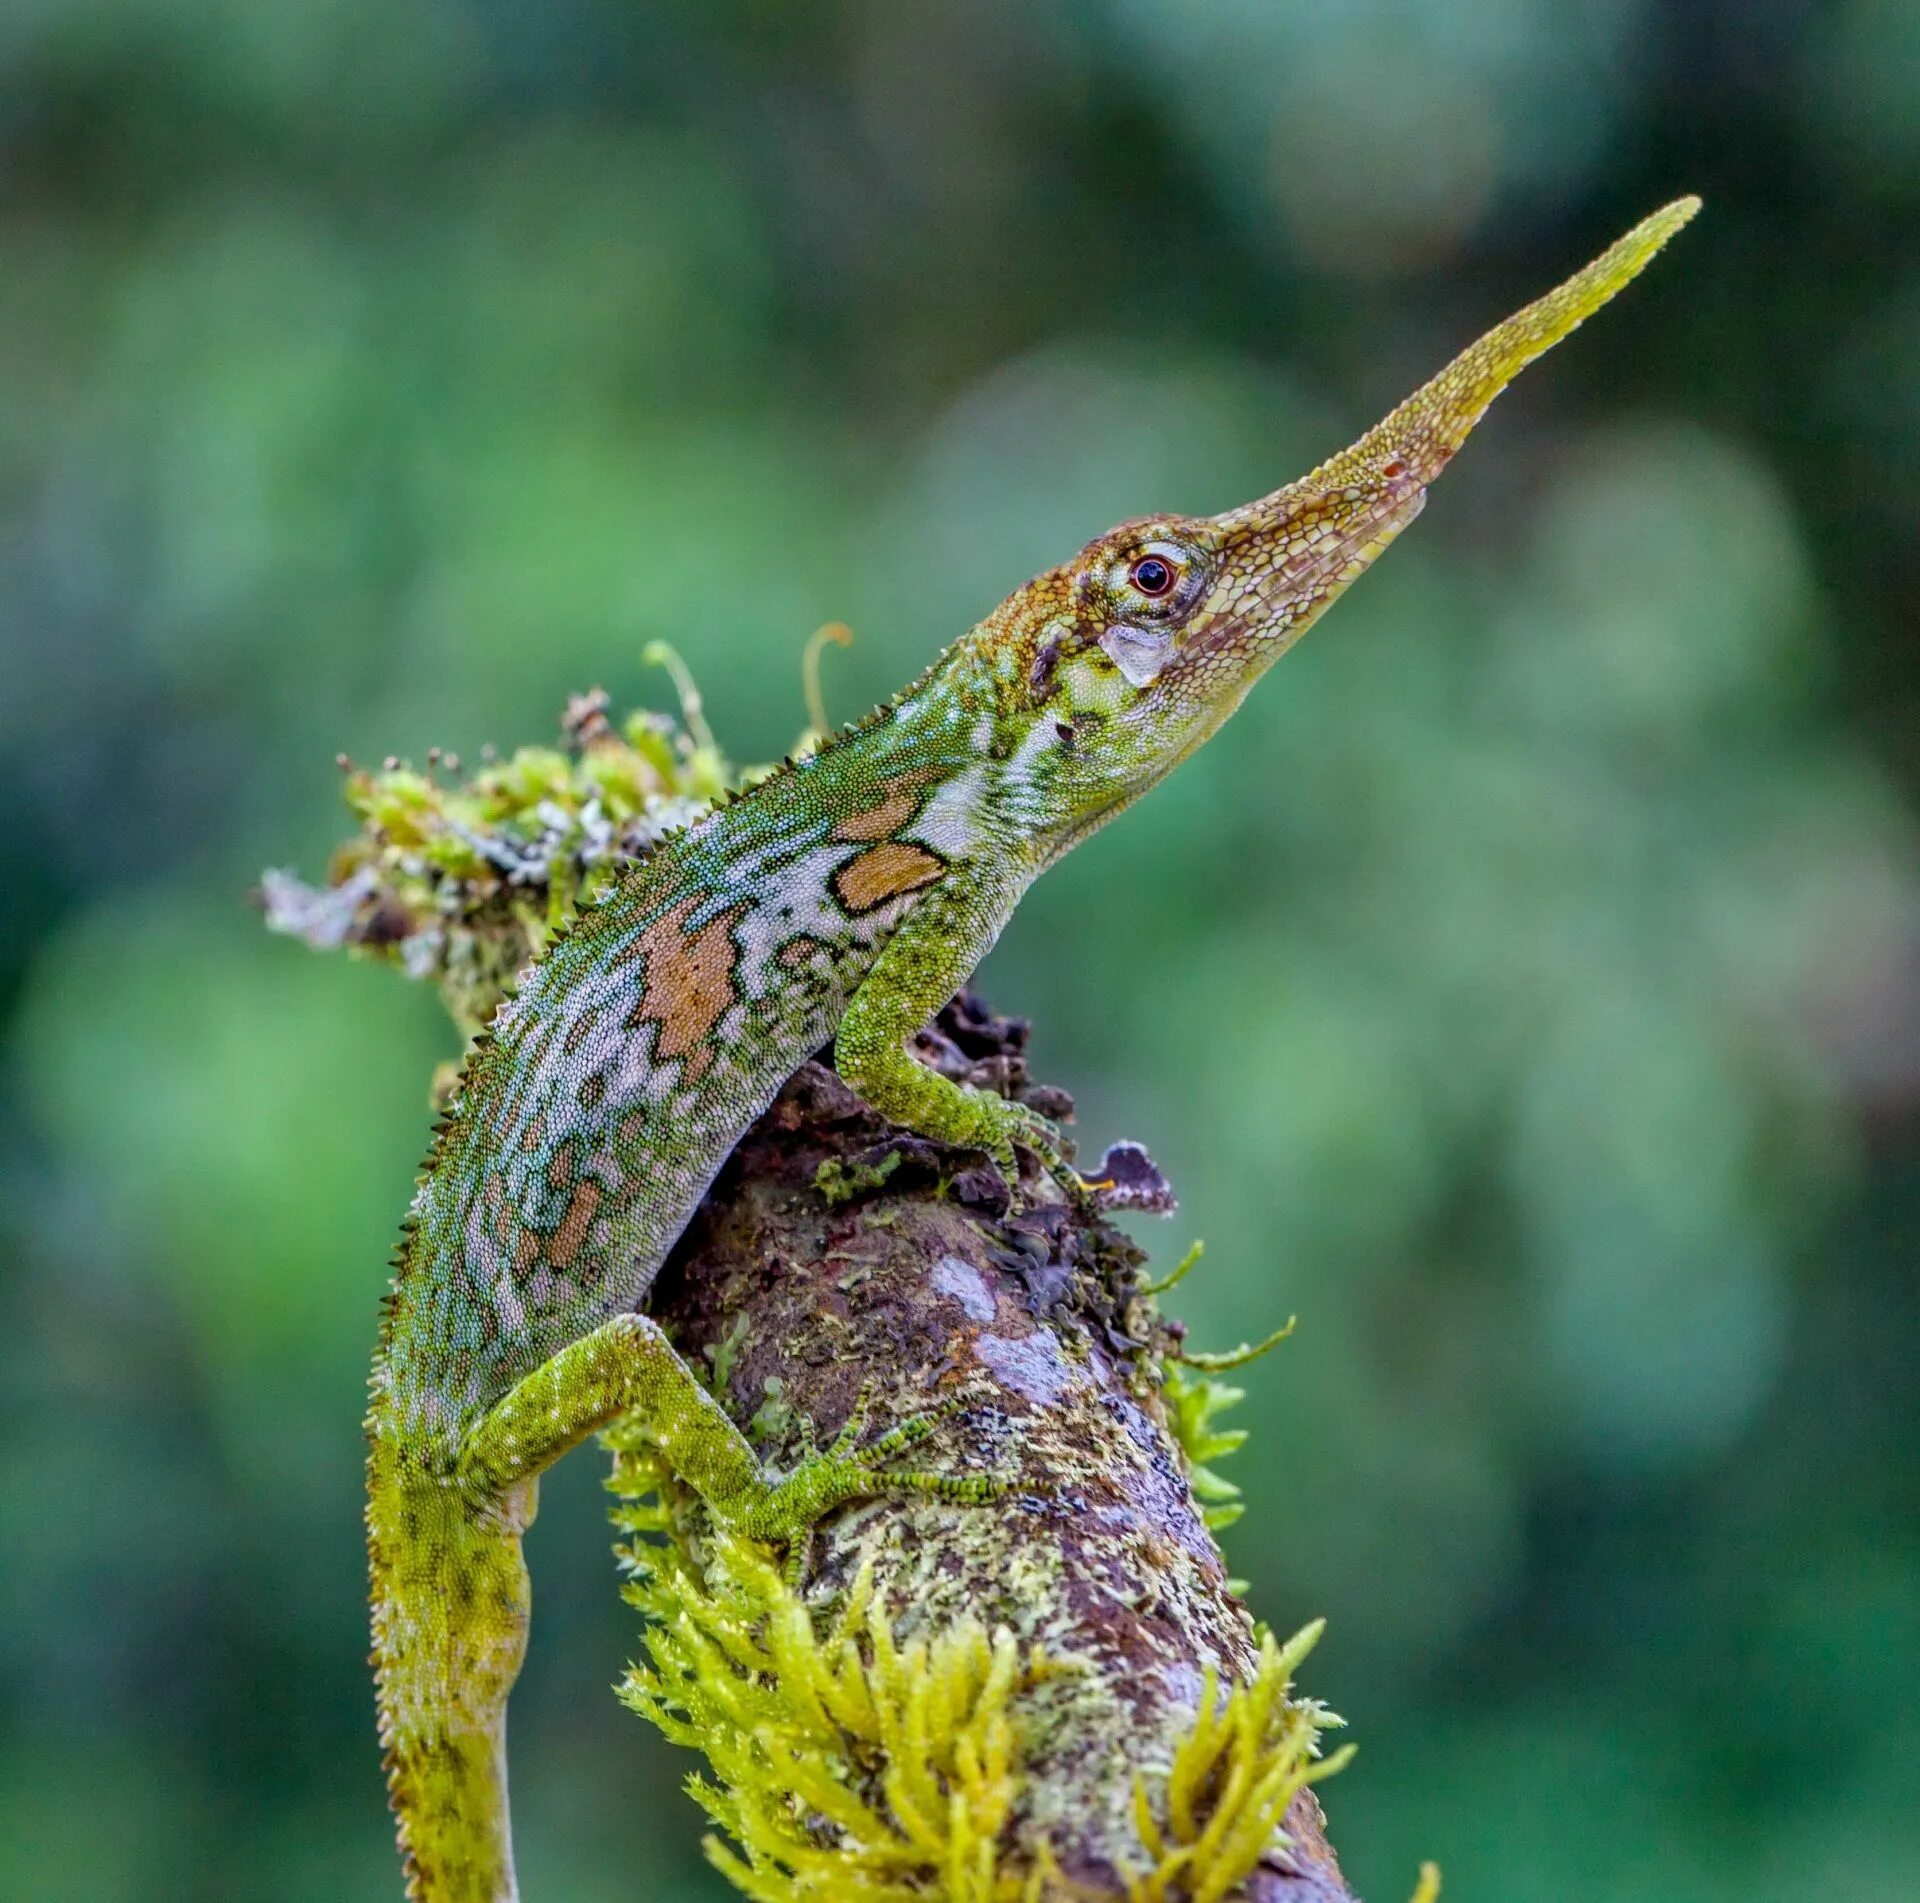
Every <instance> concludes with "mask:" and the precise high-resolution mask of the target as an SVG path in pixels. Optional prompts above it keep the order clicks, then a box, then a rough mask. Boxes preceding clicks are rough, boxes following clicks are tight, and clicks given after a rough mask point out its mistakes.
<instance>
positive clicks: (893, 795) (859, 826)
mask: <svg viewBox="0 0 1920 1903" xmlns="http://www.w3.org/2000/svg"><path fill="white" fill-rule="evenodd" d="M945 777H946V769H945V768H944V767H915V768H913V769H912V770H911V771H909V772H906V773H901V774H897V775H896V776H895V777H894V778H893V779H892V780H891V781H890V782H889V783H888V786H887V791H886V795H885V797H884V798H883V799H882V800H881V801H880V802H879V804H878V805H876V806H868V807H865V808H863V809H862V810H861V811H860V812H857V813H849V814H848V815H847V817H846V818H845V819H843V820H841V821H840V823H839V824H838V825H837V826H835V827H834V829H833V837H834V838H835V839H841V840H846V841H849V842H851V843H853V844H855V845H867V844H870V843H871V842H873V841H875V840H880V839H891V838H892V837H893V836H894V834H895V833H897V832H898V831H899V830H900V828H901V827H902V826H904V825H905V824H906V823H907V822H908V821H909V820H910V819H912V818H913V816H914V815H915V814H916V813H917V812H919V810H920V796H921V794H922V793H923V792H925V791H926V789H927V788H928V787H929V786H931V785H933V784H934V782H935V781H937V780H942V779H944V778H945Z"/></svg>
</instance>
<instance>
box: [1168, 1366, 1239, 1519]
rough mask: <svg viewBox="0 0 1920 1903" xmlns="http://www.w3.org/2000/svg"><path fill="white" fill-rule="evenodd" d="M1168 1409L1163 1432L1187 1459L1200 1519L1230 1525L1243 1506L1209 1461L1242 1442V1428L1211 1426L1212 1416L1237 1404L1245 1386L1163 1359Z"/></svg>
mask: <svg viewBox="0 0 1920 1903" xmlns="http://www.w3.org/2000/svg"><path fill="white" fill-rule="evenodd" d="M1160 1394H1161V1400H1162V1401H1163V1402H1164V1404H1165V1406H1166V1410H1167V1430H1168V1432H1169V1433H1171V1434H1172V1436H1173V1438H1174V1439H1175V1441H1176V1442H1178V1443H1179V1447H1180V1451H1181V1452H1182V1453H1183V1454H1185V1455H1186V1457H1187V1479H1188V1481H1189V1483H1190V1484H1191V1485H1192V1487H1193V1491H1194V1497H1195V1498H1196V1499H1198V1500H1199V1501H1200V1503H1201V1504H1200V1517H1201V1518H1202V1519H1203V1520H1205V1521H1206V1523H1207V1524H1208V1526H1210V1527H1212V1528H1213V1529H1214V1530H1215V1531H1216V1532H1217V1531H1218V1530H1219V1529H1220V1528H1221V1527H1223V1526H1231V1525H1232V1524H1233V1523H1234V1521H1235V1520H1237V1519H1239V1517H1240V1516H1241V1514H1243V1513H1244V1512H1246V1510H1247V1509H1246V1507H1245V1506H1244V1505H1243V1504H1242V1502H1241V1499H1240V1489H1239V1488H1238V1487H1236V1486H1235V1485H1234V1484H1233V1482H1232V1481H1231V1480H1224V1479H1222V1478H1221V1477H1220V1475H1219V1474H1217V1473H1215V1472H1214V1471H1213V1468H1212V1465H1211V1463H1212V1462H1214V1461H1216V1460H1222V1459H1224V1458H1225V1457H1226V1456H1227V1455H1228V1454H1231V1453H1235V1452H1237V1451H1238V1450H1239V1449H1240V1448H1242V1447H1244V1446H1245V1445H1246V1441H1247V1433H1246V1429H1245V1428H1242V1427H1229V1428H1226V1429H1225V1430H1222V1429H1220V1428H1218V1427H1216V1426H1214V1420H1215V1417H1216V1416H1218V1415H1221V1414H1224V1413H1225V1412H1226V1411H1227V1409H1228V1408H1230V1407H1237V1406H1239V1404H1240V1403H1241V1402H1242V1401H1244V1400H1245V1399H1246V1398H1247V1391H1246V1389H1245V1388H1230V1387H1228V1386H1227V1384H1226V1383H1225V1382H1224V1381H1214V1380H1211V1379H1209V1378H1208V1377H1207V1376H1206V1375H1204V1374H1199V1373H1193V1372H1189V1371H1188V1370H1187V1369H1186V1368H1184V1367H1182V1366H1181V1365H1180V1363H1179V1362H1177V1361H1169V1362H1168V1363H1166V1379H1165V1384H1164V1386H1163V1387H1162V1388H1161V1391H1160Z"/></svg>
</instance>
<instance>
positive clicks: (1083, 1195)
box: [973, 1093, 1093, 1206]
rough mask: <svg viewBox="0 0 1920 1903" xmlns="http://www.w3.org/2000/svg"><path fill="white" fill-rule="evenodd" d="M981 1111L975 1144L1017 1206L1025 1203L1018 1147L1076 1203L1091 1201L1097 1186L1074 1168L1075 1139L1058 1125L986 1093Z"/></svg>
mask: <svg viewBox="0 0 1920 1903" xmlns="http://www.w3.org/2000/svg"><path fill="white" fill-rule="evenodd" d="M979 1107H980V1114H981V1125H982V1127H981V1128H980V1129H979V1130H978V1131H977V1133H976V1134H975V1135H974V1137H973V1141H974V1142H975V1143H977V1144H978V1145H979V1147H980V1148H981V1149H983V1150H985V1151H986V1153H987V1154H988V1155H989V1156H990V1157H992V1159H993V1161H994V1163H995V1165H996V1166H997V1167H998V1169H999V1171H1000V1174H1001V1175H1002V1176H1003V1177H1005V1178H1006V1183H1007V1188H1008V1190H1009V1191H1010V1192H1011V1193H1012V1196H1013V1200H1014V1203H1015V1204H1016V1206H1017V1205H1018V1204H1019V1203H1020V1201H1021V1200H1022V1198H1021V1195H1020V1159H1019V1157H1018V1156H1017V1155H1016V1154H1015V1151H1016V1146H1017V1148H1018V1149H1022V1150H1030V1151H1031V1152H1032V1153H1033V1154H1034V1155H1035V1156H1036V1157H1038V1158H1039V1160H1040V1167H1041V1168H1042V1169H1044V1170H1045V1171H1046V1173H1047V1174H1048V1175H1049V1176H1051V1177H1052V1178H1053V1180H1054V1181H1055V1182H1056V1183H1058V1184H1059V1185H1060V1187H1061V1188H1062V1189H1063V1190H1065V1191H1066V1192H1067V1194H1068V1195H1069V1196H1070V1197H1072V1198H1073V1199H1074V1200H1075V1201H1076V1202H1084V1201H1086V1200H1087V1198H1088V1197H1089V1196H1090V1195H1091V1193H1092V1190H1093V1185H1092V1184H1091V1183H1089V1182H1088V1180H1087V1179H1086V1178H1085V1177H1084V1176H1082V1175H1081V1174H1080V1172H1079V1171H1078V1170H1077V1169H1075V1168H1074V1167H1073V1156H1074V1146H1073V1139H1072V1138H1071V1137H1069V1136H1068V1135H1067V1133H1066V1132H1065V1131H1064V1130H1062V1129H1061V1128H1060V1126H1059V1125H1058V1124H1057V1123H1055V1122H1053V1121H1052V1120H1051V1119H1050V1118H1047V1117H1043V1116H1042V1115H1041V1114H1040V1113H1039V1111H1037V1110H1033V1109H1030V1108H1029V1107H1028V1106H1027V1105H1026V1104H1023V1103H1017V1102H1015V1101H1014V1100H1013V1099H1012V1098H1009V1097H990V1096H986V1095H985V1094H984V1093H983V1094H982V1097H981V1101H980V1106H979Z"/></svg>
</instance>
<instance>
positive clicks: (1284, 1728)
mask: <svg viewBox="0 0 1920 1903" xmlns="http://www.w3.org/2000/svg"><path fill="white" fill-rule="evenodd" d="M1324 1625H1325V1621H1324V1620H1315V1621H1314V1623H1313V1624H1312V1625H1310V1626H1306V1627H1303V1628H1302V1629H1301V1630H1300V1631H1299V1632H1296V1633H1295V1634H1294V1636H1293V1637H1292V1638H1291V1639H1289V1640H1288V1641H1287V1642H1286V1644H1285V1645H1279V1644H1276V1643H1275V1641H1274V1638H1273V1635H1272V1633H1270V1632H1268V1633H1262V1634H1261V1638H1260V1663H1259V1666H1258V1668H1257V1669H1256V1671H1255V1673H1254V1675H1253V1677H1252V1678H1251V1679H1250V1680H1248V1682H1247V1683H1246V1684H1244V1685H1237V1686H1235V1687H1234V1688H1233V1689H1232V1690H1231V1691H1229V1692H1227V1693H1226V1694H1225V1696H1224V1697H1223V1696H1222V1695H1221V1689H1220V1682H1219V1679H1218V1676H1217V1675H1216V1674H1215V1673H1214V1672H1213V1671H1211V1670H1209V1671H1208V1673H1207V1675H1206V1682H1205V1685H1204V1688H1203V1689H1202V1691H1201V1694H1200V1708H1199V1710H1198V1711H1197V1712H1196V1713H1195V1714H1194V1720H1193V1725H1192V1728H1191V1729H1190V1730H1189V1731H1188V1732H1187V1734H1186V1736H1185V1737H1183V1738H1182V1739H1181V1740H1180V1742H1179V1744H1178V1746H1177V1747H1176V1748H1175V1750H1174V1754H1173V1763H1172V1767H1171V1768H1170V1770H1169V1771H1168V1773H1167V1775H1166V1779H1165V1786H1164V1789H1163V1790H1162V1791H1161V1792H1160V1794H1159V1801H1158V1802H1157V1803H1156V1802H1155V1801H1154V1800H1153V1798H1152V1796H1151V1795H1150V1793H1149V1785H1148V1779H1147V1778H1146V1777H1145V1776H1144V1775H1143V1774H1140V1773H1135V1776H1134V1785H1133V1814H1134V1825H1135V1828H1136V1829H1137V1830H1138V1831H1139V1833H1140V1841H1141V1842H1142V1843H1143V1844H1144V1845H1145V1846H1146V1849H1147V1854H1148V1855H1149V1856H1151V1857H1152V1858H1153V1860H1154V1861H1153V1864H1152V1866H1151V1867H1150V1868H1149V1869H1147V1870H1145V1871H1143V1872H1139V1873H1133V1872H1129V1873H1128V1876H1127V1898H1128V1903H1221V1899H1222V1898H1224V1897H1226V1896H1227V1895H1228V1894H1229V1893H1230V1892H1232V1891H1233V1890H1234V1889H1235V1888H1236V1887H1237V1886H1238V1885H1239V1884H1241V1883H1242V1882H1244V1881H1245V1880H1246V1878H1247V1877H1249V1876H1251V1875H1252V1874H1253V1870H1254V1867H1255V1866H1256V1865H1257V1864H1258V1863H1259V1862H1260V1860H1261V1859H1262V1858H1263V1857H1265V1856H1266V1855H1267V1854H1268V1853H1269V1852H1271V1851H1273V1850H1276V1849H1283V1848H1284V1847H1285V1846H1286V1843H1287V1835H1286V1832H1285V1831H1284V1830H1282V1829H1281V1827H1280V1820H1281V1819H1282V1818H1283V1817H1284V1816H1285V1815H1286V1810H1287V1806H1288V1805H1289V1804H1290V1803H1292V1801H1293V1799H1294V1797H1295V1796H1296V1795H1297V1794H1298V1792H1299V1791H1300V1790H1301V1789H1302V1788H1303V1787H1304V1786H1306V1785H1309V1784H1317V1783H1318V1782H1319V1781H1320V1780H1321V1779H1322V1778H1326V1777H1331V1776H1332V1775H1333V1774H1334V1773H1335V1772H1336V1771H1338V1770H1340V1769H1341V1767H1342V1766H1343V1765H1345V1764H1346V1762H1347V1761H1348V1759H1350V1758H1351V1757H1352V1756H1353V1747H1352V1746H1351V1745H1345V1746H1342V1747H1341V1749H1340V1750H1338V1751H1336V1752H1334V1753H1333V1754H1332V1755H1331V1756H1330V1757H1324V1758H1323V1757H1321V1756H1320V1733H1321V1731H1322V1730H1324V1729H1325V1728H1326V1727H1328V1726H1330V1725H1338V1724H1341V1723H1343V1722H1344V1721H1343V1720H1342V1719H1340V1718H1338V1717H1336V1716H1335V1715H1334V1714H1333V1713H1332V1712H1330V1711H1328V1710H1326V1709H1325V1708H1324V1707H1323V1706H1322V1705H1320V1704H1319V1703H1318V1702H1317V1701H1316V1700H1313V1699H1303V1700H1294V1701H1290V1700H1289V1699H1288V1696H1287V1694H1288V1692H1289V1691H1290V1690H1291V1689H1292V1685H1293V1674H1294V1669H1295V1667H1296V1666H1298V1664H1299V1663H1300V1661H1301V1660H1302V1659H1303V1658H1305V1657H1306V1655H1307V1654H1308V1653H1309V1652H1310V1651H1312V1650H1313V1647H1314V1645H1315V1643H1316V1642H1317V1641H1318V1639H1319V1637H1320V1634H1321V1631H1322V1630H1323V1628H1324Z"/></svg>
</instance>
